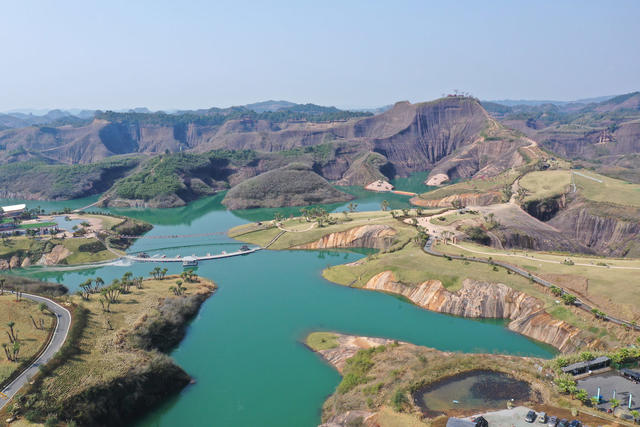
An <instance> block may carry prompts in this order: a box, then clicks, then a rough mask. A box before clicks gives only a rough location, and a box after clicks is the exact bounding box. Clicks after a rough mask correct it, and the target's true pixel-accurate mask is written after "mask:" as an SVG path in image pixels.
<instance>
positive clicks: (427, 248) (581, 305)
mask: <svg viewBox="0 0 640 427" xmlns="http://www.w3.org/2000/svg"><path fill="white" fill-rule="evenodd" d="M423 249H424V251H425V252H426V253H428V254H429V255H434V256H439V257H445V256H448V257H449V258H452V259H459V260H465V261H473V262H481V263H484V264H492V265H499V266H500V267H504V268H506V269H507V270H511V271H513V272H514V273H516V274H519V275H520V276H523V277H526V278H527V279H531V280H533V281H534V282H535V283H537V284H539V285H542V286H546V287H547V288H551V287H552V286H556V287H558V288H560V289H561V290H562V293H563V294H564V293H565V290H564V289H563V288H562V287H561V286H557V285H554V284H553V283H551V282H549V281H548V280H544V279H541V278H539V277H537V276H534V275H532V274H531V273H529V272H528V271H526V270H524V269H522V268H520V267H516V266H513V265H511V264H507V263H506V262H502V261H489V260H488V259H484V258H476V257H468V256H467V257H465V256H459V255H449V254H443V253H440V252H438V251H436V250H435V249H433V237H429V240H427V243H426V244H425V245H424V248H423ZM574 305H575V306H576V307H578V308H581V309H582V310H584V311H588V312H591V309H592V308H594V307H591V306H590V305H589V304H587V303H585V302H584V301H581V300H580V299H579V298H576V301H575V303H574ZM604 318H605V319H606V320H608V321H610V322H613V323H616V324H618V325H622V326H626V327H629V328H632V329H634V330H636V331H637V330H640V326H638V325H635V324H632V323H631V322H627V321H626V320H622V319H618V318H616V317H613V316H609V315H606V316H604Z"/></svg>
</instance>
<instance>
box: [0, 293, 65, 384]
mask: <svg viewBox="0 0 640 427" xmlns="http://www.w3.org/2000/svg"><path fill="white" fill-rule="evenodd" d="M47 313H48V312H44V313H43V312H41V311H40V308H39V306H38V304H37V303H35V302H33V301H30V300H27V299H22V300H20V301H16V297H15V296H13V295H9V294H4V295H1V296H0V329H1V330H0V333H1V334H2V335H0V344H9V337H8V336H7V333H6V331H8V330H9V327H8V326H7V323H9V322H15V326H14V330H15V331H16V333H17V335H18V340H19V342H20V353H19V356H18V362H17V363H16V362H10V361H8V360H7V358H6V357H5V354H4V350H1V349H0V381H3V380H4V379H5V378H7V377H8V376H9V375H11V373H12V372H13V371H14V370H15V369H16V368H17V367H18V366H19V365H20V363H21V362H23V361H25V360H29V359H30V358H31V357H33V356H35V355H36V353H37V352H38V351H39V350H40V348H41V347H42V345H43V344H44V342H45V340H46V339H47V336H48V335H49V330H48V328H50V327H51V326H52V324H53V318H52V317H51V315H49V314H47ZM29 316H33V318H34V319H35V321H36V324H38V325H39V322H40V319H43V320H44V321H45V329H36V328H35V326H34V325H33V323H32V322H31V318H30V317H29Z"/></svg>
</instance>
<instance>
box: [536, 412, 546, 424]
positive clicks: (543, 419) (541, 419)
mask: <svg viewBox="0 0 640 427" xmlns="http://www.w3.org/2000/svg"><path fill="white" fill-rule="evenodd" d="M538 422H539V423H540V424H544V423H546V422H547V414H546V413H545V412H540V413H539V414H538Z"/></svg>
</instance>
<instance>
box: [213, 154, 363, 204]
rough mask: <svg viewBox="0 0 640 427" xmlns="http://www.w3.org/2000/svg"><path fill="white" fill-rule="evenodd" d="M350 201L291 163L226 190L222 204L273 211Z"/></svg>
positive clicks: (316, 177) (310, 172) (318, 176)
mask: <svg viewBox="0 0 640 427" xmlns="http://www.w3.org/2000/svg"><path fill="white" fill-rule="evenodd" d="M352 198H353V196H351V195H349V194H346V193H343V192H342V191H339V190H336V189H335V188H334V187H333V186H332V185H331V184H329V182H328V181H327V180H325V179H324V178H322V177H321V176H320V175H318V174H317V173H315V172H314V171H313V170H312V169H311V168H310V167H309V166H307V165H305V164H301V163H292V164H290V165H288V166H285V167H283V168H280V169H276V170H272V171H269V172H265V173H263V174H260V175H258V176H256V177H253V178H250V179H248V180H246V181H244V182H242V183H240V184H238V185H237V186H235V187H233V188H232V189H231V190H229V192H228V193H227V195H226V197H225V198H224V200H223V201H222V203H223V204H224V205H225V206H227V207H228V208H230V209H249V208H276V207H281V206H304V205H313V204H323V203H337V202H344V201H347V200H351V199H352Z"/></svg>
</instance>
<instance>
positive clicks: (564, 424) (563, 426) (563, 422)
mask: <svg viewBox="0 0 640 427" xmlns="http://www.w3.org/2000/svg"><path fill="white" fill-rule="evenodd" d="M558 427H569V421H567V419H566V418H563V419H561V420H560V422H559V423H558Z"/></svg>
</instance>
